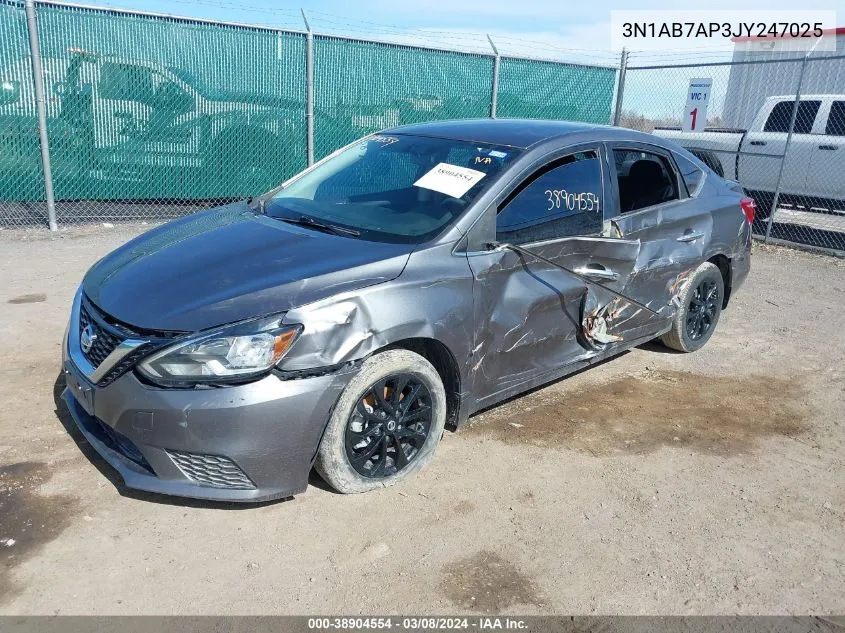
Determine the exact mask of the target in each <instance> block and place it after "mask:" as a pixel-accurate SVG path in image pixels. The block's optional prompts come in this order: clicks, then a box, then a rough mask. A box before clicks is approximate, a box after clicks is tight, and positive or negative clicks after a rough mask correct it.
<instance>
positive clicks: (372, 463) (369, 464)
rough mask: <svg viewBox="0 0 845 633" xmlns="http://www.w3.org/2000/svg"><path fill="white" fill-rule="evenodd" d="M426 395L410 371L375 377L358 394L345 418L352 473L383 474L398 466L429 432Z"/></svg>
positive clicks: (412, 456) (401, 466) (410, 458)
mask: <svg viewBox="0 0 845 633" xmlns="http://www.w3.org/2000/svg"><path fill="white" fill-rule="evenodd" d="M431 405H432V401H431V394H430V393H429V390H428V387H426V386H425V384H423V382H422V381H420V380H419V379H418V378H417V377H415V376H414V375H413V374H397V375H393V376H389V377H387V378H383V379H381V380H378V381H376V382H375V383H374V384H373V385H371V386H370V387H369V389H367V391H366V392H364V395H363V396H361V398H359V400H358V403H357V404H356V406H355V409H354V410H353V411H352V415H351V416H350V417H349V420H348V422H347V424H346V431H345V435H344V439H345V446H346V456H347V458H348V460H349V463H350V465H351V466H352V468H354V469H355V471H356V472H357V473H359V474H360V475H363V476H364V477H369V478H385V477H390V476H392V475H395V474H396V473H398V472H399V471H401V470H403V469H404V468H405V467H406V466H408V464H410V463H411V462H412V461H413V460H414V459H415V458H416V457H417V455H419V453H420V450H422V447H423V445H424V444H425V442H426V439H428V437H429V432H430V430H431V423H432V406H431Z"/></svg>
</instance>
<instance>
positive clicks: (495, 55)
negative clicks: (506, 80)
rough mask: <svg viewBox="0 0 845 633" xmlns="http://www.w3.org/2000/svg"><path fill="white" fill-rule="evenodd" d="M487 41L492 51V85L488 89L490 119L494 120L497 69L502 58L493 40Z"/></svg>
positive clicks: (497, 87) (497, 91)
mask: <svg viewBox="0 0 845 633" xmlns="http://www.w3.org/2000/svg"><path fill="white" fill-rule="evenodd" d="M487 41H488V42H490V48H492V49H493V84H492V85H491V88H490V118H491V119H495V118H496V108H497V106H498V105H499V68H500V67H501V64H502V58H501V57H499V49H498V48H496V45H495V44H494V43H493V38H492V37H490V36H489V35H488V36H487Z"/></svg>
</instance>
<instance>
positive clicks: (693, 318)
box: [661, 262, 725, 352]
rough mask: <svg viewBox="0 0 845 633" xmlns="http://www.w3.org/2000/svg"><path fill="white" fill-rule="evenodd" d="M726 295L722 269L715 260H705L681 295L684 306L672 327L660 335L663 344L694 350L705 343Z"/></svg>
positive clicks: (684, 350) (716, 320)
mask: <svg viewBox="0 0 845 633" xmlns="http://www.w3.org/2000/svg"><path fill="white" fill-rule="evenodd" d="M724 296H725V283H724V280H723V279H722V273H721V272H720V271H719V269H718V268H717V267H716V266H715V265H714V264H711V263H710V262H704V263H703V264H701V266H699V267H698V268H697V269H696V271H695V273H694V274H693V275H692V277H690V280H689V281H688V282H687V285H686V286H685V287H684V289H683V291H682V292H681V294H680V296H679V297H678V300H679V303H680V306H681V307H680V308H679V309H678V312H677V313H676V314H675V318H674V320H673V321H672V329H671V330H669V331H668V332H666V334H664V335H663V338H662V339H661V340H662V341H663V344H664V345H666V347H671V348H672V349H676V350H678V351H679V352H694V351H695V350H697V349H701V348H702V347H704V344H705V343H706V342H707V341H709V340H710V337H711V336H712V335H713V331H714V330H715V329H716V324H717V323H718V322H719V316H720V315H721V314H722V301H723V299H724Z"/></svg>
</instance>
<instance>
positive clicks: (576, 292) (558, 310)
mask: <svg viewBox="0 0 845 633" xmlns="http://www.w3.org/2000/svg"><path fill="white" fill-rule="evenodd" d="M609 190H610V189H609V183H608V181H607V173H606V162H605V161H604V160H603V158H602V150H601V148H600V147H599V145H598V144H596V145H592V146H580V147H577V148H570V149H568V150H567V151H565V152H562V153H559V154H557V155H553V156H550V157H548V160H547V161H543V164H542V165H540V166H537V167H536V168H535V169H534V170H533V171H531V172H530V173H528V174H525V175H524V176H523V177H521V178H517V179H516V180H515V181H514V183H513V186H512V187H511V188H510V190H509V192H507V193H506V194H504V195H503V197H502V199H501V200H500V201H499V202H498V204H496V205H495V206H494V207H492V208H491V209H489V210H488V212H487V214H486V215H485V216H483V217H482V218H481V221H480V222H479V225H481V229H480V230H489V233H490V240H492V239H493V238H494V237H495V239H496V240H497V241H498V242H499V243H507V244H513V245H515V246H517V247H519V248H521V249H525V251H528V252H527V253H526V252H515V251H514V250H512V249H509V248H505V247H502V246H498V247H491V248H487V249H485V250H480V251H475V252H470V253H468V260H469V264H470V267H471V269H472V271H473V275H474V285H473V312H474V320H475V341H474V346H473V347H474V349H473V358H474V359H475V360H474V362H473V366H472V367H473V370H474V377H473V391H474V392H475V393H476V394H478V399H479V400H478V403H479V406H484V405H485V403H489V402H492V401H495V400H497V399H499V398H501V397H505V396H507V395H509V394H512V393H515V392H516V391H519V387H520V386H523V385H526V383H530V382H531V381H534V382H535V383H536V381H538V380H539V381H541V380H542V379H543V378H548V379H550V378H551V377H553V375H554V374H555V373H558V372H560V370H561V368H562V367H565V366H566V365H569V364H571V363H573V362H575V361H578V360H582V359H585V358H588V357H590V356H592V355H595V354H596V353H597V350H598V349H604V347H605V345H612V344H614V343H615V342H616V340H617V339H615V337H616V336H619V335H624V332H625V329H626V326H624V325H623V326H622V327H620V328H617V330H615V331H614V332H613V333H609V332H607V328H606V327H605V326H606V323H602V322H600V319H602V318H604V317H606V316H608V313H613V315H614V316H617V315H619V314H620V312H621V310H622V308H623V307H624V306H623V305H621V304H619V303H618V302H616V299H617V295H616V294H614V293H613V292H611V291H610V290H615V291H617V292H625V289H626V286H627V284H628V280H629V278H630V277H631V275H632V272H633V269H634V266H635V264H636V261H637V257H638V254H639V251H640V244H639V242H637V241H636V240H627V239H617V238H608V237H604V236H602V224H603V215H602V209H603V207H604V204H605V201H606V199H607V196H608V192H609ZM485 223H487V224H488V225H489V228H485V227H484V225H485ZM473 230H474V231H475V230H479V228H478V225H477V226H476V227H474V229H473ZM560 266H563V267H565V268H567V269H569V270H574V271H576V272H577V273H578V274H579V275H582V276H585V277H587V278H589V279H591V280H592V283H585V281H584V280H583V279H582V278H581V277H579V275H574V274H572V273H570V272H567V271H565V270H563V269H562V268H560ZM585 318H586V319H591V318H592V321H590V327H592V328H593V330H594V331H595V333H596V338H595V339H592V340H588V339H587V337H585V327H584V322H585ZM620 319H621V317H620ZM638 322H639V320H638V319H637V318H634V319H633V320H631V321H629V323H628V325H627V327H633V326H634V324H635V323H638ZM597 339H601V340H604V341H608V342H607V343H602V342H601V341H600V340H597Z"/></svg>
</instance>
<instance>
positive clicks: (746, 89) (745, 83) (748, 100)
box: [722, 27, 845, 128]
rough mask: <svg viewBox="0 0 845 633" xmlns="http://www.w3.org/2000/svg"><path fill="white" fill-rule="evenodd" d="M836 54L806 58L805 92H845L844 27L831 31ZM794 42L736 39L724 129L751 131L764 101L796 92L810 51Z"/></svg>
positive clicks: (829, 32)
mask: <svg viewBox="0 0 845 633" xmlns="http://www.w3.org/2000/svg"><path fill="white" fill-rule="evenodd" d="M824 37H825V38H828V37H833V38H835V40H836V50H835V51H833V50H830V51H819V50H816V51H814V52H813V53H812V54H810V56H809V57H808V59H807V64H806V66H805V69H804V80H803V83H802V85H801V92H802V93H803V94H845V27H840V28H836V29H829V30H827V31H825V32H824ZM796 48H797V47H796V46H795V44H794V40H791V39H790V38H771V39H766V40H759V39H756V38H755V39H754V40H753V41H752V40H751V39H750V38H735V39H734V53H733V59H732V64H733V65H732V66H731V70H730V77H729V79H728V90H727V95H726V97H725V107H724V110H723V113H722V119H723V121H724V124H725V125H726V126H730V127H737V128H747V127H748V126H749V125H750V124H751V121H752V120H753V119H754V115H755V114H757V110H758V109H759V107H760V105H762V103H763V101H764V100H765V99H766V97H771V96H775V95H787V94H795V93H796V91H797V90H798V79H799V76H800V74H801V66H802V60H803V58H804V57H805V56H807V51H806V50H796Z"/></svg>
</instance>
